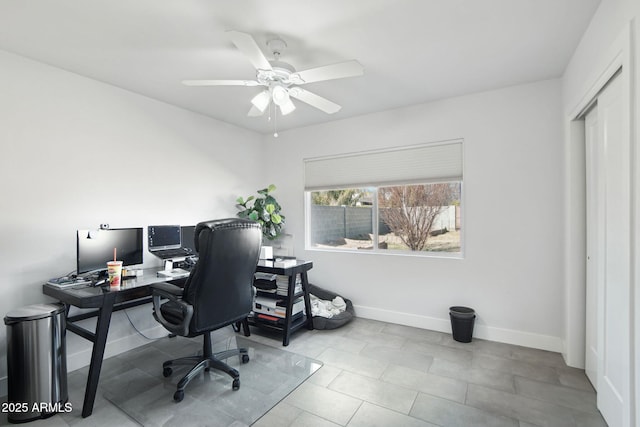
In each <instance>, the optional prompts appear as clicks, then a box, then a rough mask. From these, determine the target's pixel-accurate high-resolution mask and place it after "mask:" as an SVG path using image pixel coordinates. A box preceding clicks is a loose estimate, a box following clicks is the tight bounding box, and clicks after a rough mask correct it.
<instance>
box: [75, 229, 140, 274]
mask: <svg viewBox="0 0 640 427" xmlns="http://www.w3.org/2000/svg"><path fill="white" fill-rule="evenodd" d="M142 240H143V238H142V228H112V229H108V230H78V232H77V242H78V243H77V274H83V273H88V272H90V271H99V270H106V269H107V261H112V260H113V249H114V248H115V249H116V254H117V258H118V261H122V265H123V266H128V265H137V264H142V252H143V250H144V248H143V244H142Z"/></svg>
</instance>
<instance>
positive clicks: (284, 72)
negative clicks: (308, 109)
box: [182, 31, 364, 117]
mask: <svg viewBox="0 0 640 427" xmlns="http://www.w3.org/2000/svg"><path fill="white" fill-rule="evenodd" d="M227 35H228V36H229V38H230V39H231V42H232V43H233V44H234V45H235V46H236V48H238V50H239V51H240V52H242V53H244V54H245V55H246V56H247V58H248V59H249V62H251V64H252V65H253V66H254V67H255V68H256V80H184V81H183V82H182V83H183V84H184V85H187V86H262V87H264V90H262V91H261V92H260V93H259V94H257V95H256V96H254V97H253V99H251V104H253V105H252V107H251V109H250V110H249V113H248V116H252V117H255V116H261V115H262V114H264V112H265V111H266V110H267V107H269V105H270V104H271V102H272V101H273V104H275V105H276V106H277V107H279V109H280V112H281V113H282V115H283V116H284V115H287V114H289V113H291V112H292V111H293V110H295V109H296V106H295V105H294V103H293V102H292V101H291V98H295V99H297V100H299V101H302V102H304V103H306V104H309V105H311V106H312V107H315V108H317V109H319V110H322V111H324V112H325V113H327V114H333V113H336V112H338V111H340V109H341V108H342V107H341V106H340V105H338V104H336V103H334V102H331V101H329V100H328V99H326V98H323V97H321V96H319V95H316V94H315V93H313V92H309V91H308V90H306V89H303V88H301V87H300V86H301V85H304V84H306V83H314V82H321V81H325V80H334V79H342V78H345V77H355V76H362V75H363V74H364V68H363V67H362V65H361V64H360V63H359V62H358V61H355V60H351V61H346V62H340V63H337V64H332V65H325V66H323V67H317V68H311V69H308V70H304V71H296V70H295V68H294V67H293V66H291V65H290V64H287V63H286V62H282V61H280V54H281V53H282V51H283V50H284V48H285V47H286V46H287V44H286V43H285V42H284V41H283V40H281V39H279V38H275V39H272V40H269V41H268V42H267V46H268V47H269V49H270V50H271V52H272V53H273V57H274V60H273V61H269V60H267V58H266V57H265V55H264V54H263V53H262V51H261V50H260V48H259V47H258V44H257V43H256V41H255V40H254V38H253V37H251V35H249V34H246V33H242V32H240V31H227Z"/></svg>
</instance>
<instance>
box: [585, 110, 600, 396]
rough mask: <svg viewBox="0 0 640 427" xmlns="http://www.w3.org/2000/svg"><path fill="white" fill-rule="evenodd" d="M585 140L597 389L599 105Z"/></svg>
mask: <svg viewBox="0 0 640 427" xmlns="http://www.w3.org/2000/svg"><path fill="white" fill-rule="evenodd" d="M584 122H585V143H586V163H587V164H586V177H587V186H586V188H587V195H586V196H587V198H586V202H587V289H586V313H585V314H586V327H585V332H586V334H585V347H586V352H585V373H586V374H587V378H589V381H591V384H592V385H593V388H595V389H596V390H597V389H598V358H599V355H598V317H597V316H598V289H601V288H602V284H603V283H604V279H603V278H602V276H601V275H599V274H600V273H602V271H604V269H603V267H602V260H603V259H602V256H599V255H598V245H599V242H600V244H602V242H604V238H603V236H602V235H601V234H598V232H600V233H602V231H603V227H600V228H598V224H602V223H603V222H604V221H603V218H604V209H603V204H602V203H598V200H599V199H598V197H600V198H602V195H603V194H604V190H603V188H601V187H598V185H599V184H600V183H601V182H602V180H599V179H598V177H599V176H601V172H600V170H601V162H599V160H600V159H602V152H601V151H599V150H601V149H602V144H599V141H600V137H599V135H598V106H597V104H596V105H595V106H594V107H592V108H591V110H590V111H589V113H588V114H587V116H586V117H585V121H584Z"/></svg>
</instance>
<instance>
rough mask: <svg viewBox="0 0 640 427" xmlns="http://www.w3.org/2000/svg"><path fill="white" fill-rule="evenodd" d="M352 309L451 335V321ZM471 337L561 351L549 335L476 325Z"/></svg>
mask: <svg viewBox="0 0 640 427" xmlns="http://www.w3.org/2000/svg"><path fill="white" fill-rule="evenodd" d="M354 309H355V312H356V316H357V317H364V318H366V319H372V320H380V321H383V322H389V323H397V324H399V325H405V326H413V327H416V328H422V329H430V330H433V331H438V332H446V333H451V321H450V320H449V319H439V318H436V317H429V316H420V315H417V314H411V313H402V312H399V311H391V310H384V309H380V308H375V307H365V306H362V305H354ZM473 336H474V337H476V338H480V339H485V340H489V341H497V342H502V343H506V344H514V345H521V346H524V347H531V348H537V349H541V350H548V351H554V352H558V353H559V352H561V351H562V339H560V338H559V337H553V336H550V335H541V334H534V333H531V332H523V331H516V330H513V329H504V328H496V327H492V326H486V325H478V324H477V323H476V324H475V325H474V328H473Z"/></svg>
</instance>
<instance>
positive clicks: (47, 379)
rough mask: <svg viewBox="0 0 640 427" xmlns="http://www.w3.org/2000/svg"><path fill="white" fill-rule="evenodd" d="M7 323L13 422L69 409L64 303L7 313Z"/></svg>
mask: <svg viewBox="0 0 640 427" xmlns="http://www.w3.org/2000/svg"><path fill="white" fill-rule="evenodd" d="M4 323H5V325H7V368H8V373H9V375H8V383H9V384H8V385H9V387H8V389H9V390H8V391H9V396H8V402H7V408H8V419H9V421H10V422H12V423H23V422H27V421H32V420H35V419H38V418H47V417H49V416H51V415H53V414H55V413H56V412H61V411H68V410H69V409H70V408H68V407H67V406H66V402H67V401H68V395H67V354H66V348H65V326H66V325H65V310H64V306H63V305H61V304H35V305H29V306H26V307H22V308H18V309H15V310H13V311H11V312H10V313H8V314H7V316H6V317H5V318H4Z"/></svg>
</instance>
